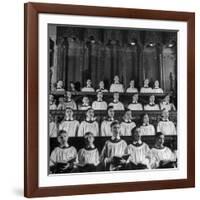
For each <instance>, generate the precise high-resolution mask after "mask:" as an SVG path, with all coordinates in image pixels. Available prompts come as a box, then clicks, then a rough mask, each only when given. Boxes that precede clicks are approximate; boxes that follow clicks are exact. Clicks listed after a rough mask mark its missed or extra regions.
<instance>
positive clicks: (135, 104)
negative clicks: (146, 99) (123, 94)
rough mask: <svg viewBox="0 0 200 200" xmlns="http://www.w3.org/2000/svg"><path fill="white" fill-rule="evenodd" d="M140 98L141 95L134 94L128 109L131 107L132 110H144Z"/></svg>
mask: <svg viewBox="0 0 200 200" xmlns="http://www.w3.org/2000/svg"><path fill="white" fill-rule="evenodd" d="M138 99H139V95H138V94H134V95H133V100H132V103H130V104H129V105H128V109H130V110H143V106H142V104H141V103H139V102H138Z"/></svg>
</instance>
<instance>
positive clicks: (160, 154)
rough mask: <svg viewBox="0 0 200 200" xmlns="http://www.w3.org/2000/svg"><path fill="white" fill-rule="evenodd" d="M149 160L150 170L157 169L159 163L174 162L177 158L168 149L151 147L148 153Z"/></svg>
mask: <svg viewBox="0 0 200 200" xmlns="http://www.w3.org/2000/svg"><path fill="white" fill-rule="evenodd" d="M150 158H151V163H150V165H151V168H157V167H159V163H160V161H171V162H175V161H176V159H177V157H176V154H175V153H173V152H172V151H171V149H170V148H168V147H164V148H163V149H158V148H155V147H153V148H152V149H151V151H150Z"/></svg>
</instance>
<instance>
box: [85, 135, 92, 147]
mask: <svg viewBox="0 0 200 200" xmlns="http://www.w3.org/2000/svg"><path fill="white" fill-rule="evenodd" d="M85 143H86V145H92V144H93V143H94V136H93V135H92V134H89V135H87V136H86V137H85Z"/></svg>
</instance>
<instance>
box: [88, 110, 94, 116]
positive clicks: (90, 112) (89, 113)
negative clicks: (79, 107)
mask: <svg viewBox="0 0 200 200" xmlns="http://www.w3.org/2000/svg"><path fill="white" fill-rule="evenodd" d="M87 117H89V118H93V117H94V110H92V109H90V110H88V111H87Z"/></svg>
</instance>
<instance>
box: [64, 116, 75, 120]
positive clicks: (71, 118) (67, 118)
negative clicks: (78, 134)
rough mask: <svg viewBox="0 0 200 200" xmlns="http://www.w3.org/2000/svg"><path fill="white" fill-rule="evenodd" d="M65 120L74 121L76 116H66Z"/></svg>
mask: <svg viewBox="0 0 200 200" xmlns="http://www.w3.org/2000/svg"><path fill="white" fill-rule="evenodd" d="M65 121H74V118H73V117H71V118H65Z"/></svg>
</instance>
